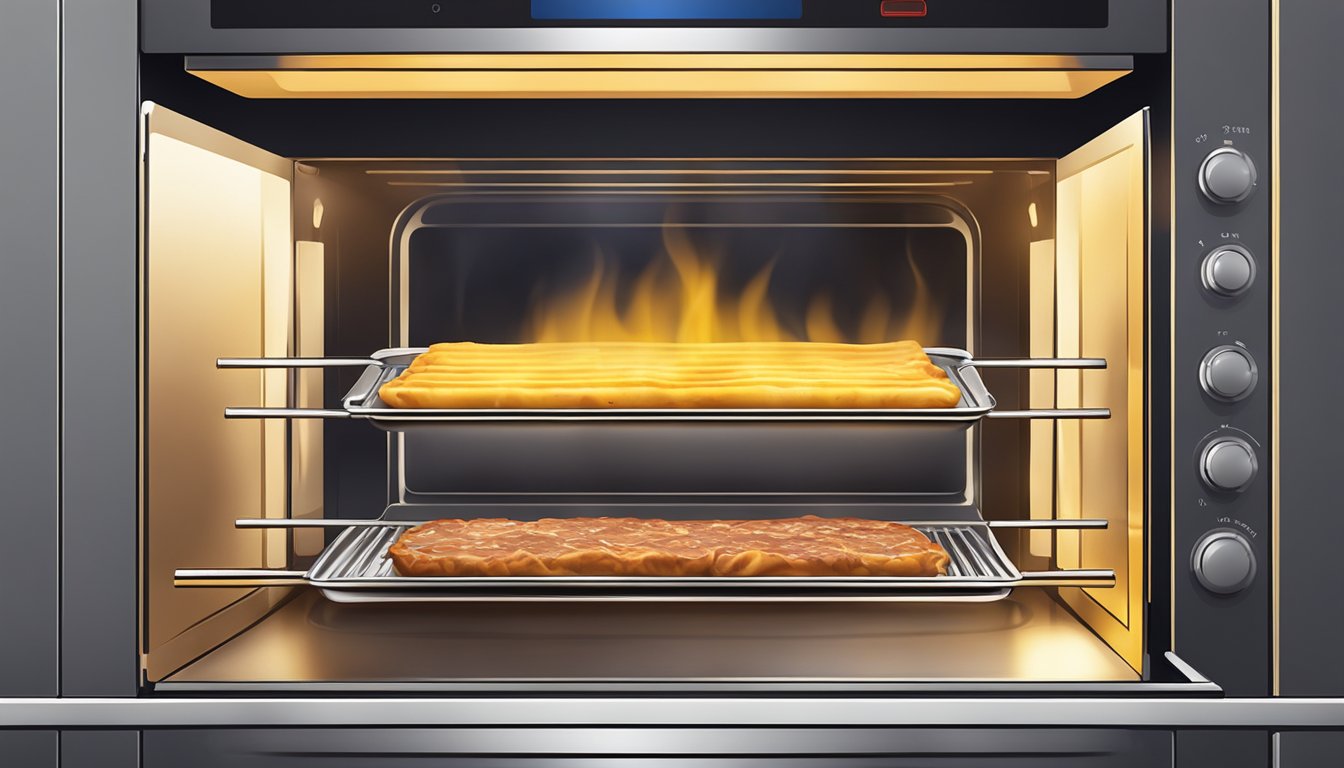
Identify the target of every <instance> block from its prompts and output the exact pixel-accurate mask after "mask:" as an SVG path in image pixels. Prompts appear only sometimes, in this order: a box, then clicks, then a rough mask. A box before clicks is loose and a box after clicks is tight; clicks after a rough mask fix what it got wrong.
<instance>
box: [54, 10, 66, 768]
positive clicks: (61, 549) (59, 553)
mask: <svg viewBox="0 0 1344 768" xmlns="http://www.w3.org/2000/svg"><path fill="white" fill-rule="evenodd" d="M56 91H57V94H56V123H57V125H56V130H57V141H56V382H57V384H56V510H55V511H56V690H57V692H58V693H59V694H64V693H65V655H64V653H62V649H63V648H64V646H65V643H64V642H63V640H64V627H63V624H64V619H65V2H64V0H62V1H61V2H59V3H57V4H56ZM60 741H61V740H60V739H59V738H57V739H56V743H57V747H56V749H57V759H58V760H59V758H60Z"/></svg>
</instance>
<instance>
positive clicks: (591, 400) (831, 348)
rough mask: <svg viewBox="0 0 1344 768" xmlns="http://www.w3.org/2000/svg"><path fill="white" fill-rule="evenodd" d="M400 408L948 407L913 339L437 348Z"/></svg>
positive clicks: (407, 380)
mask: <svg viewBox="0 0 1344 768" xmlns="http://www.w3.org/2000/svg"><path fill="white" fill-rule="evenodd" d="M379 396H380V397H381V398H382V400H383V402H385V403H387V404H388V405H389V406H391V407H393V408H953V407H955V406H956V405H957V403H958V402H959V401H960V400H961V391H960V390H959V389H957V385H955V384H953V383H952V382H951V381H949V380H948V376H947V373H946V372H945V371H944V370H943V369H942V368H939V367H938V366H936V365H934V364H933V362H932V361H930V360H929V357H928V355H926V354H924V349H923V348H922V347H921V346H920V345H919V344H918V343H916V342H913V341H895V342H891V343H888V344H822V343H813V342H788V341H781V342H716V343H706V344H688V343H659V342H593V343H540V344H475V343H471V342H462V343H457V344H435V345H434V346H432V347H430V348H429V351H427V352H425V353H423V354H421V355H420V356H419V357H417V358H416V359H415V360H414V362H412V363H411V365H410V367H408V368H407V369H406V370H405V371H403V372H402V373H401V375H399V376H398V377H397V378H395V379H393V380H392V381H389V382H388V383H386V384H384V385H383V386H382V388H381V389H380V390H379Z"/></svg>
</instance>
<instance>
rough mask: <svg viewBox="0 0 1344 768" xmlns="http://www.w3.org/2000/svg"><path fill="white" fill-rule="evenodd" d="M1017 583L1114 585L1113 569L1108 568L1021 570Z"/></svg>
mask: <svg viewBox="0 0 1344 768" xmlns="http://www.w3.org/2000/svg"><path fill="white" fill-rule="evenodd" d="M1019 585H1020V586H1024V587H1093V588H1096V587H1102V588H1106V587H1114V586H1115V571H1113V570H1111V569H1110V568H1094V569H1078V570H1071V571H1023V572H1022V579H1021V581H1020V583H1019Z"/></svg>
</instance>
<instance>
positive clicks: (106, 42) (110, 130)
mask: <svg viewBox="0 0 1344 768" xmlns="http://www.w3.org/2000/svg"><path fill="white" fill-rule="evenodd" d="M61 56H62V63H61V70H62V75H63V77H62V82H63V101H62V121H61V137H62V147H61V156H62V161H61V168H62V173H63V179H62V182H63V183H62V189H63V195H62V221H61V225H62V269H63V296H62V318H63V319H62V325H63V348H62V360H61V366H62V376H61V389H62V436H61V445H62V456H61V461H62V468H63V472H62V478H61V503H62V538H61V545H62V557H61V562H62V573H61V582H62V586H63V589H62V595H61V646H60V647H61V693H62V694H63V695H66V696H129V695H133V694H134V693H135V691H136V688H137V685H138V679H137V671H136V668H137V663H136V647H137V646H136V637H137V624H136V622H137V610H136V602H137V601H136V592H135V585H136V568H137V559H136V474H137V461H136V406H135V404H136V337H135V336H136V258H137V248H136V202H135V201H136V194H135V190H136V150H135V148H136V144H137V141H136V135H137V134H136V126H137V114H138V113H137V107H138V104H139V102H138V100H137V98H136V95H137V83H136V67H137V60H136V2H135V0H64V4H63V6H62V43H61ZM26 69H31V67H28V68H26ZM34 383H36V382H34Z"/></svg>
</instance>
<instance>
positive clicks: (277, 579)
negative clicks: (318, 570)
mask: <svg viewBox="0 0 1344 768" xmlns="http://www.w3.org/2000/svg"><path fill="white" fill-rule="evenodd" d="M306 576H307V574H306V573H305V572H303V571H280V570H271V569H267V568H234V569H229V568H179V569H178V570H176V571H174V572H173V586H175V587H301V586H303V585H305V584H307V583H308V581H307V579H306V578H305V577H306Z"/></svg>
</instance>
